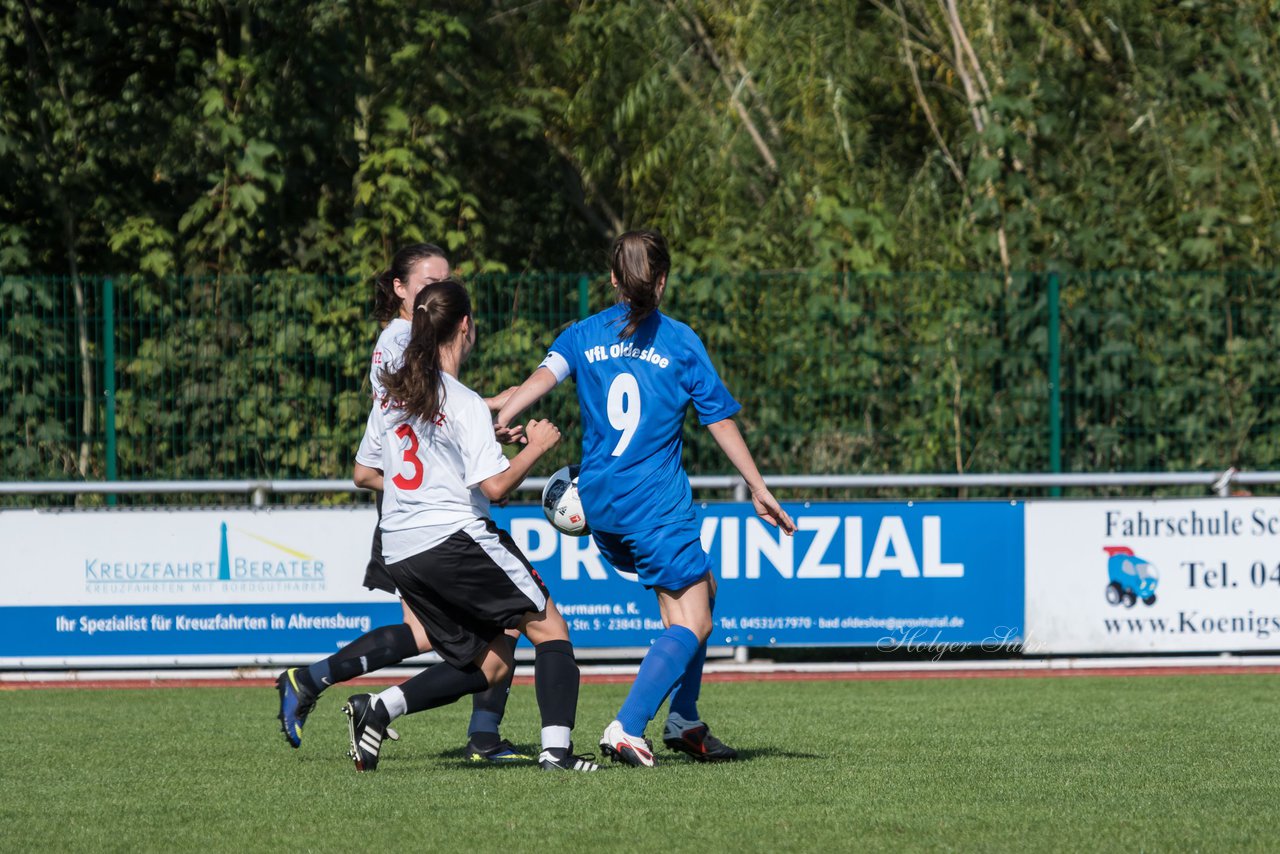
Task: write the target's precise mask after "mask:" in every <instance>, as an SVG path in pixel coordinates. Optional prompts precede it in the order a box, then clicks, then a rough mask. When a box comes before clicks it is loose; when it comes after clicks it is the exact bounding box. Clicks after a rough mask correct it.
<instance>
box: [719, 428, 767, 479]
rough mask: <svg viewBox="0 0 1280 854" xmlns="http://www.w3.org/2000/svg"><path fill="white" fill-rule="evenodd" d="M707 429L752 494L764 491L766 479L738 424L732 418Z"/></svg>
mask: <svg viewBox="0 0 1280 854" xmlns="http://www.w3.org/2000/svg"><path fill="white" fill-rule="evenodd" d="M707 429H708V430H709V431H711V436H712V437H713V438H714V439H715V440H716V444H717V445H719V446H720V450H722V451H724V455H725V456H726V457H728V458H729V462H731V463H733V467H734V468H736V469H737V470H738V474H740V475H742V479H743V480H744V481H746V483H747V488H748V489H750V490H751V491H752V492H757V491H759V490H761V489H764V488H765V485H764V478H763V477H761V476H760V470H759V469H757V468H756V461H755V459H754V458H753V457H752V456H751V451H750V449H749V448H747V442H746V440H745V439H743V438H742V433H741V432H739V430H738V425H737V423H736V422H734V420H733V419H732V418H726V419H724V420H723V421H716V422H715V423H713V424H708V425H707Z"/></svg>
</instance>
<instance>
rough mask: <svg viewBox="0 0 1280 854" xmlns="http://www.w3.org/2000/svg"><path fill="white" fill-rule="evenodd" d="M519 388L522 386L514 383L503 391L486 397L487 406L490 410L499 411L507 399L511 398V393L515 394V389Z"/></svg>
mask: <svg viewBox="0 0 1280 854" xmlns="http://www.w3.org/2000/svg"><path fill="white" fill-rule="evenodd" d="M518 388H520V386H518V385H513V386H510V387H509V388H505V389H503V390H502V391H500V392H498V393H497V394H495V395H494V396H493V397H486V398H485V399H484V403H485V406H488V407H489V411H490V412H497V411H499V410H500V409H502V407H504V406H506V404H507V401H508V400H510V399H511V395H513V394H515V391H516V389H518Z"/></svg>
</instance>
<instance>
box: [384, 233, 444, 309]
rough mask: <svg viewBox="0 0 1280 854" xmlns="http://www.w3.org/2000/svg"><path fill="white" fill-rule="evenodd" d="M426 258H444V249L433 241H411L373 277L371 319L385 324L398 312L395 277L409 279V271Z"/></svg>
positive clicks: (398, 298) (398, 300) (402, 279)
mask: <svg viewBox="0 0 1280 854" xmlns="http://www.w3.org/2000/svg"><path fill="white" fill-rule="evenodd" d="M427 258H444V260H445V261H446V262H448V260H449V259H448V258H447V257H445V254H444V250H443V249H441V248H440V247H439V246H436V245H435V244H434V243H411V244H410V245H408V246H405V247H404V248H403V249H401V250H400V251H399V252H397V253H396V255H395V257H394V258H392V259H391V266H390V267H388V268H387V269H385V270H383V271H382V272H381V273H379V274H378V275H376V276H374V278H373V319H374V320H376V321H378V323H380V324H382V325H383V326H386V325H387V324H388V323H390V322H391V321H393V320H395V319H396V317H398V316H399V314H400V297H399V296H397V295H396V279H399V280H400V281H402V282H404V281H407V280H408V279H409V271H410V270H412V269H413V266H414V265H415V264H417V263H418V262H419V261H422V260H425V259H427Z"/></svg>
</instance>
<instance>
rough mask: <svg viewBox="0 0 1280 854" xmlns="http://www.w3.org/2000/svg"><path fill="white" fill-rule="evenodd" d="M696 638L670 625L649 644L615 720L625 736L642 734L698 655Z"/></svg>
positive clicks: (688, 632)
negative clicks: (691, 660) (624, 732)
mask: <svg viewBox="0 0 1280 854" xmlns="http://www.w3.org/2000/svg"><path fill="white" fill-rule="evenodd" d="M699 646H700V643H699V641H698V636H697V635H695V634H694V633H693V632H691V631H689V630H688V629H686V628H685V627H684V626H672V627H671V628H669V629H667V630H666V631H665V632H663V633H662V634H660V635H658V639H657V640H655V641H654V642H653V646H651V647H649V652H648V653H647V654H646V655H645V657H644V661H642V662H640V672H639V673H637V674H636V681H635V682H634V683H633V684H632V686H631V692H630V693H629V694H627V699H626V701H625V702H623V704H622V710H621V711H619V712H618V721H619V722H620V723H621V724H622V729H623V730H624V731H626V733H627V734H628V735H644V730H645V727H647V726H648V725H649V721H651V720H653V716H654V715H655V714H657V713H658V707H659V706H661V705H662V701H663V700H665V699H667V694H669V693H671V688H672V686H673V685H675V684H676V680H678V679H679V678H680V677H681V675H682V674H683V673H684V671H685V668H687V667H688V666H689V661H690V659H692V658H693V657H694V656H695V655H697V653H698V647H699Z"/></svg>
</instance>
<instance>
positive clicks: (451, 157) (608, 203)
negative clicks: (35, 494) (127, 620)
mask: <svg viewBox="0 0 1280 854" xmlns="http://www.w3.org/2000/svg"><path fill="white" fill-rule="evenodd" d="M0 9H3V15H2V16H0V49H2V50H3V53H2V54H0V59H2V60H3V61H2V62H0V105H2V106H0V120H2V122H3V124H2V125H0V128H2V129H0V174H3V175H4V176H5V181H6V186H5V188H4V192H3V194H2V195H0V247H3V254H0V266H2V267H3V268H4V269H5V270H6V271H9V272H14V271H24V270H38V271H41V272H65V273H69V274H71V273H74V272H75V271H76V269H80V270H92V271H95V272H108V271H110V272H132V271H142V272H149V273H155V274H163V273H170V272H176V273H184V274H203V273H210V272H211V273H215V274H228V273H240V272H248V271H254V272H258V271H265V270H293V271H309V272H322V273H327V274H334V273H355V274H360V275H364V274H367V273H369V272H371V271H372V270H373V269H374V268H375V267H377V266H378V265H379V264H380V263H382V262H383V261H384V260H385V259H386V257H387V255H388V253H389V252H390V251H391V250H392V249H393V248H394V247H395V246H396V245H397V244H400V243H403V242H407V241H410V240H414V239H418V238H429V239H432V240H435V241H436V242H439V243H441V244H444V245H447V246H448V247H449V248H450V249H451V250H453V251H454V252H455V253H456V254H457V256H458V258H459V259H460V260H465V261H469V262H471V264H472V265H473V266H474V267H475V268H479V267H484V266H486V265H490V266H492V265H502V266H505V267H507V268H509V269H539V270H579V269H596V268H597V267H598V261H599V258H600V250H601V248H602V246H603V244H604V242H605V241H606V240H607V239H608V237H609V236H610V235H611V234H613V233H615V232H616V231H617V230H619V229H622V228H625V227H632V226H637V225H644V224H653V225H657V226H659V227H661V228H663V229H664V230H665V231H666V232H667V233H668V234H669V235H670V236H671V237H672V239H673V242H674V244H675V247H676V250H677V252H678V253H679V263H680V264H681V265H682V266H686V267H707V266H724V267H729V268H733V269H746V270H758V269H783V268H801V269H815V268H834V269H852V270H884V269H915V270H920V269H927V268H942V269H966V270H973V269H978V270H1000V269H1004V270H1008V269H1014V270H1037V269H1044V268H1046V267H1050V266H1054V267H1057V268H1064V269H1066V268H1080V269H1098V268H1116V267H1136V268H1144V269H1217V268H1219V267H1222V266H1231V267H1255V266H1259V265H1262V266H1267V267H1271V266H1275V260H1276V254H1275V252H1276V249H1275V247H1276V246H1277V244H1278V243H1280V241H1278V240H1277V238H1278V237H1280V235H1278V234H1277V217H1276V195H1275V190H1274V187H1275V185H1276V184H1277V180H1276V179H1277V173H1278V170H1280V159H1278V158H1280V104H1277V102H1276V99H1277V98H1278V97H1280V62H1277V49H1278V48H1280V26H1278V24H1280V17H1278V16H1277V12H1276V11H1275V10H1274V8H1273V4H1270V3H1266V2H1262V0H1251V2H1235V0H1187V2H1182V3H1178V4H1167V3H1156V2H1154V0H1141V2H1131V0H1124V2H1121V0H1073V2H1066V3H1062V2H1030V3H1013V2H997V0H983V2H975V3H963V4H960V3H955V2H954V0H948V1H947V2H945V3H935V2H931V0H862V2H853V3H850V2H847V0H840V2H819V0H810V2H800V3H785V4H784V3H765V2H746V1H744V0H738V1H737V2H726V0H699V2H692V3H676V2H671V0H628V2H621V3H617V2H612V0H611V2H607V3H597V2H585V1H584V2H576V3H525V2H517V0H492V2H479V3H477V2H444V3H438V2H432V3H424V2H398V0H397V2H390V0H348V2H340V0H310V2H300V0H286V2H271V3H266V2H256V0H242V2H239V3H234V4H233V3H215V2H210V0H183V2H177V3H164V4H156V3H153V2H149V0H121V1H120V2H116V3H111V4H85V3H76V2H67V0H50V1H49V2H43V3H39V4H33V3H29V2H26V0H4V2H3V3H2V4H0Z"/></svg>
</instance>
